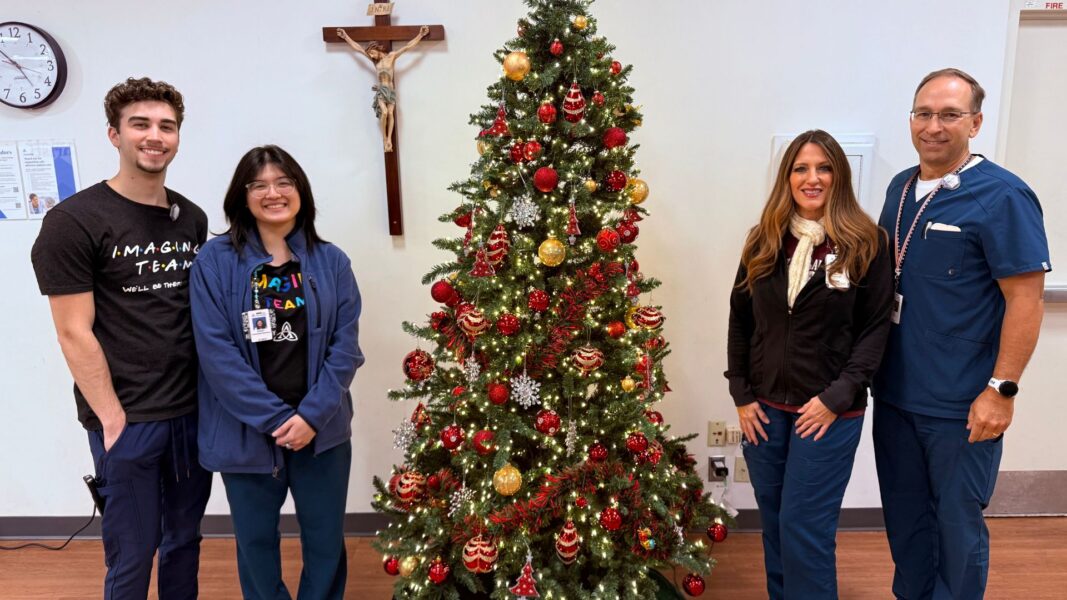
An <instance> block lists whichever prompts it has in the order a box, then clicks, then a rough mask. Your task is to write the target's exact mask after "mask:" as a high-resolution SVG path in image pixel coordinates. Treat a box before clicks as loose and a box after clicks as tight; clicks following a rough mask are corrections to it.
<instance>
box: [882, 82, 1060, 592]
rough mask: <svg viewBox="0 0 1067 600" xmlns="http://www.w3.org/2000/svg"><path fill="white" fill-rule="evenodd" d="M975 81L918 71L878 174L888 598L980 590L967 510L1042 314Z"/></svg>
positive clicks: (981, 567) (1021, 195)
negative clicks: (905, 153) (887, 288)
mask: <svg viewBox="0 0 1067 600" xmlns="http://www.w3.org/2000/svg"><path fill="white" fill-rule="evenodd" d="M984 96H985V92H984V91H983V90H982V87H981V86H980V85H979V84H978V82H977V81H975V80H974V78H972V77H971V76H970V75H967V74H966V73H964V72H962V71H959V70H957V69H943V70H941V71H935V72H933V73H931V74H929V75H927V76H926V77H925V78H924V79H923V80H922V82H921V83H920V84H919V87H918V88H917V89H916V92H915V98H914V100H913V107H912V111H911V137H912V143H913V144H914V145H915V149H916V151H918V153H919V165H918V167H912V168H910V169H907V170H905V171H904V172H902V173H900V174H899V175H897V176H896V177H894V178H893V181H892V182H891V183H890V184H889V189H888V190H887V192H886V202H885V207H884V208H883V209H882V216H881V219H880V225H881V226H882V227H884V228H885V229H886V231H888V232H889V234H890V236H891V237H892V238H893V241H894V243H895V249H896V267H897V268H896V301H895V303H894V312H893V317H892V320H893V322H894V325H893V326H892V329H891V332H890V337H889V345H888V346H887V348H886V352H885V358H884V359H883V363H882V367H881V370H880V371H879V373H878V374H877V376H876V377H875V381H874V388H873V391H874V398H875V411H874V445H875V457H876V461H877V465H878V480H879V486H880V488H881V494H882V510H883V513H884V515H885V522H886V534H887V535H888V537H889V546H890V550H891V551H892V555H893V562H894V563H895V567H896V572H895V574H894V578H893V593H894V594H895V596H896V598H898V599H907V600H919V599H926V598H935V599H941V598H954V599H970V598H981V597H982V596H983V594H984V593H985V584H986V576H987V574H988V569H989V533H988V531H987V529H986V526H985V521H984V520H983V518H982V510H983V509H984V508H985V507H986V506H987V505H988V503H989V498H990V496H992V494H993V486H994V484H995V483H996V478H997V470H998V468H999V465H1000V457H1001V452H1002V448H1003V440H1004V432H1005V430H1006V429H1007V428H1008V426H1009V425H1011V420H1012V414H1013V413H1014V410H1015V406H1014V402H1015V400H1014V398H1015V394H1016V393H1018V391H1019V385H1018V382H1019V378H1020V377H1021V376H1022V373H1023V368H1024V367H1025V366H1026V363H1027V361H1028V360H1029V359H1030V355H1031V353H1032V352H1033V350H1034V346H1035V345H1036V344H1037V337H1038V332H1039V330H1040V327H1041V318H1042V315H1043V313H1044V304H1043V301H1042V292H1043V289H1044V281H1045V272H1046V271H1049V270H1050V269H1051V267H1050V265H1049V251H1048V242H1047V241H1046V237H1045V229H1044V224H1043V221H1042V215H1041V206H1040V204H1039V203H1038V200H1037V196H1036V195H1035V194H1034V192H1033V191H1032V190H1031V189H1030V188H1029V187H1027V185H1026V184H1025V183H1023V181H1022V180H1021V179H1019V178H1018V177H1017V176H1015V175H1014V174H1012V173H1010V172H1009V171H1007V170H1005V169H1004V168H1003V167H1000V166H999V165H996V164H994V163H993V162H992V161H990V160H988V159H985V158H984V157H982V156H980V155H975V154H971V151H970V139H971V138H973V137H975V136H976V135H978V131H979V129H981V126H982V112H981V111H982V99H983V97H984Z"/></svg>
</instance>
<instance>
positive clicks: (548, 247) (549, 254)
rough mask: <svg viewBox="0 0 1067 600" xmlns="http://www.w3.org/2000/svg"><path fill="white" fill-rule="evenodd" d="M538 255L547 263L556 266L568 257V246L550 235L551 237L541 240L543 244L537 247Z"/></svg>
mask: <svg viewBox="0 0 1067 600" xmlns="http://www.w3.org/2000/svg"><path fill="white" fill-rule="evenodd" d="M537 256H539V257H541V262H543V263H545V264H546V265H548V266H550V267H556V266H559V265H560V264H561V263H562V262H563V260H564V259H565V258H567V247H566V246H564V245H563V242H561V241H559V240H557V239H556V238H554V237H552V236H549V238H548V239H547V240H545V241H543V242H541V246H540V247H539V248H537Z"/></svg>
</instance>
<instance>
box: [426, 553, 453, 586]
mask: <svg viewBox="0 0 1067 600" xmlns="http://www.w3.org/2000/svg"><path fill="white" fill-rule="evenodd" d="M451 572H452V568H451V567H449V566H448V565H446V564H445V563H444V561H442V560H441V558H440V557H438V558H435V559H434V560H433V564H431V565H430V573H429V576H430V581H432V582H434V583H436V584H437V585H441V584H442V583H444V582H445V580H446V579H448V575H449V573H451Z"/></svg>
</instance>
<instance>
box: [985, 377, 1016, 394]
mask: <svg viewBox="0 0 1067 600" xmlns="http://www.w3.org/2000/svg"><path fill="white" fill-rule="evenodd" d="M989 387H991V388H993V389H994V390H996V391H997V393H998V394H1000V395H1001V396H1004V397H1005V398H1014V397H1015V394H1018V393H1019V384H1017V383H1015V382H1014V381H1011V380H1008V379H997V378H996V377H990V378H989Z"/></svg>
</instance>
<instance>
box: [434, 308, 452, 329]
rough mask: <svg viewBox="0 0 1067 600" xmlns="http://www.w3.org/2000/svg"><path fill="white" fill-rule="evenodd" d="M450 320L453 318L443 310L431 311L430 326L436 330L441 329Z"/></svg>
mask: <svg viewBox="0 0 1067 600" xmlns="http://www.w3.org/2000/svg"><path fill="white" fill-rule="evenodd" d="M449 321H451V318H450V317H449V316H448V313H446V312H445V311H443V310H439V311H436V312H432V313H430V327H431V328H432V329H433V330H434V331H441V329H443V328H444V326H445V325H447V324H448V322H449Z"/></svg>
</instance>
